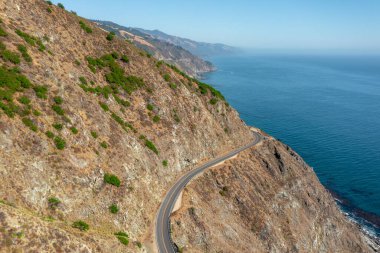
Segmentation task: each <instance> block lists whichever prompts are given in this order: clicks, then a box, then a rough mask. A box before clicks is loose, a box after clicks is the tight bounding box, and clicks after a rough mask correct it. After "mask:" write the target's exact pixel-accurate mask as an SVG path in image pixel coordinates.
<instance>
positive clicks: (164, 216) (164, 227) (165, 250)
mask: <svg viewBox="0 0 380 253" xmlns="http://www.w3.org/2000/svg"><path fill="white" fill-rule="evenodd" d="M252 134H253V136H254V138H255V139H254V141H253V142H251V143H250V144H248V145H246V146H244V147H241V148H238V149H236V150H234V151H232V152H230V153H228V154H226V155H224V156H222V157H219V158H216V159H214V160H212V161H209V162H207V163H205V164H203V165H202V166H200V167H198V168H195V169H194V170H192V171H190V172H188V173H187V174H186V175H184V176H182V177H181V178H180V179H178V181H177V182H176V183H175V184H174V185H173V186H172V188H171V189H170V190H169V191H168V193H167V194H166V196H165V198H164V200H163V201H162V203H161V206H160V209H159V211H158V214H157V218H156V232H155V233H156V243H157V248H158V251H159V252H160V253H176V249H175V246H174V244H173V242H172V240H171V236H170V214H171V213H172V210H173V208H174V205H175V203H176V200H177V198H178V196H179V194H180V193H181V191H182V190H183V188H185V186H186V185H187V184H188V183H189V182H190V180H191V179H192V178H194V177H195V176H196V175H198V174H200V173H201V172H203V171H205V170H206V169H208V168H210V167H212V166H214V165H216V164H218V163H220V162H223V161H225V160H227V159H229V158H231V157H233V156H235V155H236V154H238V153H240V152H242V151H244V150H246V149H248V148H250V147H253V146H255V145H256V144H258V143H259V142H260V141H261V140H262V137H261V135H260V134H258V133H256V132H252Z"/></svg>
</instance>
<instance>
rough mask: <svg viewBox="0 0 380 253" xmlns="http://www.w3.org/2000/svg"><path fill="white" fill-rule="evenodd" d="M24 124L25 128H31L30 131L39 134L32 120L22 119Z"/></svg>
mask: <svg viewBox="0 0 380 253" xmlns="http://www.w3.org/2000/svg"><path fill="white" fill-rule="evenodd" d="M22 123H24V125H25V126H27V127H29V129H30V130H32V131H33V132H37V126H36V125H35V124H34V123H33V121H32V120H31V119H29V118H22Z"/></svg>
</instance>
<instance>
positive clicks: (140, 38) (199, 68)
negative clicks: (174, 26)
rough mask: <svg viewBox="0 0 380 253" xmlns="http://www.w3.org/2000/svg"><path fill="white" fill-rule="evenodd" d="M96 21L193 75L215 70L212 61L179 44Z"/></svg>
mask: <svg viewBox="0 0 380 253" xmlns="http://www.w3.org/2000/svg"><path fill="white" fill-rule="evenodd" d="M94 22H95V23H96V24H97V25H99V27H101V28H102V29H104V30H107V31H109V32H114V33H115V34H116V35H118V36H120V37H122V38H124V39H128V40H129V41H131V42H133V44H135V45H136V46H137V47H139V48H141V49H143V50H144V51H146V52H148V53H150V54H151V55H152V56H154V57H155V58H156V59H158V60H163V61H165V62H167V63H169V64H172V65H175V66H176V67H178V68H180V69H181V70H183V71H184V72H185V73H186V74H188V75H190V76H192V77H200V76H201V75H202V74H204V73H207V72H210V71H214V70H215V67H214V66H213V65H212V63H211V62H208V61H205V60H203V59H201V58H199V57H197V56H195V55H193V54H192V53H190V52H189V51H187V50H186V49H183V48H182V47H180V46H178V45H175V44H172V43H170V42H167V41H166V40H161V39H158V38H155V37H154V36H152V35H150V34H148V33H144V32H142V31H140V30H139V29H135V28H130V27H124V26H120V25H118V24H115V23H113V22H109V21H100V20H94Z"/></svg>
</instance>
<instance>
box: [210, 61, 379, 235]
mask: <svg viewBox="0 0 380 253" xmlns="http://www.w3.org/2000/svg"><path fill="white" fill-rule="evenodd" d="M210 60H211V61H212V62H213V63H214V64H215V65H216V66H217V68H218V71H216V72H213V73H210V74H207V75H206V76H205V77H204V81H205V82H207V83H210V84H212V85H213V86H214V87H215V88H217V89H219V90H220V91H221V92H222V93H223V94H224V95H225V97H226V99H227V100H228V102H229V103H230V104H231V105H232V106H233V107H234V108H236V109H237V110H238V112H239V113H240V115H241V117H242V118H243V119H244V120H245V121H246V123H247V124H249V125H254V126H257V127H259V128H261V129H263V130H264V131H266V132H268V133H269V134H271V135H273V136H275V137H276V138H278V139H281V140H282V141H283V142H285V143H286V144H288V145H290V146H291V147H292V148H293V149H295V150H296V151H297V152H298V153H299V154H300V155H301V156H302V157H303V158H304V159H305V160H306V162H307V163H308V164H309V165H310V166H312V167H313V168H314V170H315V172H316V173H317V175H318V177H319V179H320V181H321V182H322V184H324V185H325V186H326V187H327V188H328V189H330V190H331V191H332V192H334V193H335V194H336V195H337V196H339V198H340V199H341V201H340V203H341V207H342V209H343V210H344V211H345V212H347V213H349V214H350V216H351V217H353V218H355V219H356V220H357V221H359V222H360V223H362V224H363V223H364V224H367V225H369V229H371V231H372V232H374V233H376V234H377V236H379V235H380V229H379V225H380V219H379V217H380V143H379V142H380V57H369V56H273V55H272V56H271V55H249V56H228V57H227V56H226V57H214V58H211V59H210ZM363 218H364V219H363ZM368 221H370V222H368ZM376 224H377V227H376Z"/></svg>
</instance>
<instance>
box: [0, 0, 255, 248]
mask: <svg viewBox="0 0 380 253" xmlns="http://www.w3.org/2000/svg"><path fill="white" fill-rule="evenodd" d="M0 3H1V4H0V9H1V12H0V18H1V20H2V23H1V24H0V27H1V33H2V34H3V36H1V37H0V40H1V43H2V44H1V48H2V49H1V55H2V57H1V58H0V62H1V66H2V67H1V69H0V71H1V78H0V79H1V80H0V90H1V104H0V108H1V109H0V117H1V120H0V153H1V154H0V178H1V181H2V184H1V186H0V199H2V201H3V202H4V203H7V204H9V205H10V206H11V207H9V208H8V207H6V208H5V207H4V206H3V205H0V206H1V210H2V214H1V217H2V218H1V220H2V222H3V224H6V225H4V227H2V236H1V239H0V241H1V245H4V244H6V245H7V246H9V247H10V248H11V249H17V248H24V249H26V248H28V246H27V245H28V244H27V243H26V242H31V243H32V244H33V245H34V246H35V247H36V248H38V247H40V249H41V250H42V251H43V249H46V251H50V250H47V249H48V248H45V246H44V244H45V241H44V240H45V239H44V238H48V240H53V239H54V238H57V237H56V236H58V235H56V234H55V232H54V230H53V231H52V230H49V229H50V228H51V227H54V226H55V225H57V226H58V227H60V226H62V227H61V229H62V231H64V233H66V234H67V233H71V232H72V231H73V228H72V227H71V226H72V224H73V222H75V221H78V220H82V221H84V222H86V223H87V224H88V225H89V226H90V229H89V232H87V233H90V234H92V236H90V237H93V238H94V240H96V238H98V237H99V238H108V239H110V238H111V239H110V240H109V241H110V243H109V244H108V245H113V244H119V243H118V241H117V238H116V237H115V236H114V235H113V233H115V232H118V231H125V232H127V233H128V234H129V237H130V241H131V242H133V241H143V240H144V239H145V235H146V233H147V232H148V231H149V229H148V228H149V226H150V225H151V224H152V222H153V220H154V217H155V211H156V210H157V207H158V205H159V203H160V200H161V197H162V195H163V193H164V192H165V191H166V189H167V188H168V187H169V185H170V184H171V183H172V182H173V180H174V179H175V178H176V177H177V176H178V175H180V174H181V173H183V172H184V171H186V170H190V169H191V168H192V167H193V166H194V165H196V164H198V163H199V162H201V161H202V160H206V159H209V158H210V157H213V156H215V155H217V154H219V153H221V152H224V151H226V150H229V149H231V148H233V147H237V146H240V145H242V144H243V143H246V141H247V140H249V138H250V134H249V131H248V128H247V127H246V126H245V125H244V123H243V122H242V121H241V120H240V119H239V116H238V114H237V113H236V111H235V110H233V109H232V108H231V107H229V106H228V104H227V103H225V102H224V101H223V98H222V97H221V96H220V94H219V93H218V92H217V91H215V90H213V89H212V88H211V87H209V86H207V85H204V84H201V83H196V82H194V81H193V80H192V79H190V78H188V77H186V76H185V75H181V74H179V73H177V72H178V71H177V70H176V69H175V70H176V71H177V72H175V71H174V70H173V69H172V68H170V67H168V66H166V65H165V64H163V63H162V62H158V61H157V60H155V59H153V58H149V57H147V55H146V54H145V53H143V52H142V51H141V50H139V49H137V48H136V47H134V46H133V45H131V44H129V43H127V42H125V41H123V40H121V39H118V38H116V37H115V38H113V39H111V40H109V39H110V37H108V40H107V38H106V37H107V35H108V33H107V32H105V31H102V30H100V29H98V28H96V27H94V26H93V25H92V24H91V23H90V22H88V21H86V20H83V19H81V18H79V17H77V16H76V15H74V14H72V13H69V12H67V11H65V10H63V9H61V8H58V7H56V6H53V5H49V4H47V3H45V2H44V1H38V0H27V1H25V0H7V1H1V2H0ZM20 45H21V46H23V47H25V48H23V49H21V48H20V47H19V46H20ZM18 48H19V49H20V50H19V49H18ZM25 49H26V50H25ZM22 52H23V53H22ZM22 54H23V55H24V56H25V57H24V56H22ZM27 55H28V56H27ZM27 59H28V60H27ZM106 173H107V174H113V175H116V176H117V177H118V179H119V180H120V181H121V184H120V186H119V187H116V186H114V185H111V184H107V183H105V181H104V176H105V174H106ZM111 182H113V183H115V181H112V179H111ZM116 184H117V183H116ZM55 200H58V201H55ZM58 202H59V203H58ZM112 204H115V205H117V208H118V209H119V212H118V213H116V214H113V213H111V212H110V210H109V207H110V206H111V205H112ZM24 213H29V214H30V215H32V216H33V217H35V219H30V220H31V222H32V221H33V224H36V225H38V224H43V225H44V226H45V225H46V226H47V227H46V228H41V229H34V228H33V229H32V230H29V227H28V226H29V225H30V224H29V225H28V224H27V222H26V221H27V220H29V218H28V219H26V218H25V217H19V218H17V219H14V218H13V216H14V215H20V216H23V215H24ZM48 216H51V217H52V218H53V219H54V221H53V222H52V223H51V222H46V221H44V220H39V221H38V222H37V221H36V222H34V221H35V220H36V219H38V217H48ZM49 220H51V219H50V218H49ZM38 226H39V225H38ZM41 226H42V225H41ZM14 231H17V232H22V234H23V236H22V238H17V239H20V240H22V241H24V242H25V244H23V243H18V240H13V239H10V240H6V239H4V238H13V237H12V235H13V233H14ZM62 233H63V232H62ZM4 234H5V235H6V236H4ZM49 234H51V235H52V237H50V236H48V235H49ZM76 235H78V232H77V233H76ZM45 236H46V237H45ZM68 238H71V237H70V236H68ZM84 238H89V237H84ZM3 239H4V240H5V241H4V240H3ZM68 240H69V239H68ZM83 240H86V239H83ZM83 240H82V242H80V240H79V239H78V240H77V241H76V242H78V245H79V244H81V243H83V242H84V241H83ZM72 243H74V242H72ZM94 244H95V242H93V241H88V244H86V245H87V246H86V247H88V248H91V249H92V251H97V250H95V249H96V248H93V247H92V245H94ZM97 245H100V246H99V247H101V248H102V250H103V251H104V252H107V244H106V243H99V244H97ZM84 247H85V246H84ZM122 247H123V248H122V250H123V251H124V252H125V250H126V249H127V251H128V250H130V251H131V252H135V250H136V246H135V245H134V244H132V243H130V244H129V246H128V247H125V246H124V245H122ZM125 248H126V249H125ZM39 252H41V251H39ZM108 252H109V251H108Z"/></svg>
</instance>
